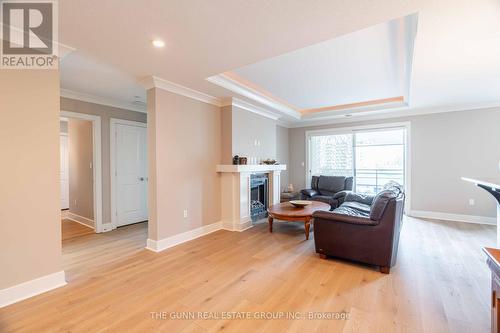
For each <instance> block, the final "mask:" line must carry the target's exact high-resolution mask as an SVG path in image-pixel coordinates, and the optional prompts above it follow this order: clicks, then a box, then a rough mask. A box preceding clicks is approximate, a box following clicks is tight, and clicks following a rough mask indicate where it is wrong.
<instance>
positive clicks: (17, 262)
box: [0, 70, 62, 289]
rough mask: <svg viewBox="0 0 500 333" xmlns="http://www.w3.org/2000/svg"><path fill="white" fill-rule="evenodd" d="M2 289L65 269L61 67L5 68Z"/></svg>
mask: <svg viewBox="0 0 500 333" xmlns="http://www.w3.org/2000/svg"><path fill="white" fill-rule="evenodd" d="M0 114H1V116H2V121H0V152H1V153H2V157H1V158H2V161H3V163H0V173H1V174H2V176H3V179H2V184H1V186H0V247H1V250H0V267H1V273H0V289H4V288H7V287H11V286H13V285H16V284H19V283H22V282H26V281H29V280H32V279H35V278H38V277H41V276H44V275H48V274H52V273H55V272H59V271H61V270H62V262H61V213H60V189H59V72H58V71H56V70H0Z"/></svg>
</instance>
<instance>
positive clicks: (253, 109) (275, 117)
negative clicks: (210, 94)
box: [225, 97, 281, 120]
mask: <svg viewBox="0 0 500 333" xmlns="http://www.w3.org/2000/svg"><path fill="white" fill-rule="evenodd" d="M225 104H226V105H228V104H227V102H225ZM230 105H232V106H236V107H238V108H240V109H244V110H247V111H250V112H253V113H255V114H258V115H259V116H262V117H266V118H269V119H272V120H278V119H279V118H280V117H281V116H280V115H279V114H276V113H273V112H271V111H268V110H266V109H264V108H261V107H259V106H256V105H253V104H251V103H248V102H245V101H242V100H241V99H238V98H234V97H233V98H231V103H230Z"/></svg>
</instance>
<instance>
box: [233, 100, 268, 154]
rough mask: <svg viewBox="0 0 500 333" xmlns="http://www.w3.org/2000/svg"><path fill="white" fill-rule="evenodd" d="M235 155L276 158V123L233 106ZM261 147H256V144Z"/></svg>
mask: <svg viewBox="0 0 500 333" xmlns="http://www.w3.org/2000/svg"><path fill="white" fill-rule="evenodd" d="M232 138H233V144H232V147H233V155H238V156H246V157H248V159H249V160H248V162H249V163H250V157H256V158H260V159H267V158H276V121H274V120H272V119H269V118H266V117H263V116H260V115H258V114H255V113H252V112H250V111H247V110H243V109H240V108H238V107H235V106H233V112H232ZM256 141H257V142H258V143H259V145H255V142H256Z"/></svg>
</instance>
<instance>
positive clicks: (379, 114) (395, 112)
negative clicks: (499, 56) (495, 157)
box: [289, 101, 500, 128]
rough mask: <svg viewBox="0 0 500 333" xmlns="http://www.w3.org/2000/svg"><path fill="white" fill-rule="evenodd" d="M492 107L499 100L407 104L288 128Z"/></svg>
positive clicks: (296, 122)
mask: <svg viewBox="0 0 500 333" xmlns="http://www.w3.org/2000/svg"><path fill="white" fill-rule="evenodd" d="M492 108H500V101H493V102H486V103H473V104H461V105H441V106H438V105H435V106H426V107H420V108H409V107H408V106H406V107H404V108H398V109H382V110H376V111H373V110H372V111H367V112H357V113H351V114H350V115H351V116H350V117H346V115H345V114H342V115H336V116H325V117H323V118H320V119H318V118H315V119H304V118H303V119H302V120H301V121H295V122H293V123H290V126H289V128H300V127H310V126H322V125H333V124H345V123H354V122H360V121H369V120H381V119H391V118H407V117H414V116H421V115H427V114H436V113H447V112H460V111H472V110H483V109H492Z"/></svg>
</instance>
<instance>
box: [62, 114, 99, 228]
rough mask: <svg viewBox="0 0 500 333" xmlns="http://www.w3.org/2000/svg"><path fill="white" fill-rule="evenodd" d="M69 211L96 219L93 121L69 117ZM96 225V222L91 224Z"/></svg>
mask: <svg viewBox="0 0 500 333" xmlns="http://www.w3.org/2000/svg"><path fill="white" fill-rule="evenodd" d="M68 123H69V124H68V141H69V211H70V212H71V213H73V214H76V215H79V216H82V217H85V218H87V219H89V220H93V219H94V184H93V171H92V168H91V165H92V166H93V164H94V163H93V155H92V154H93V147H92V122H91V121H89V120H80V119H71V118H70V119H69V122H68ZM89 225H90V226H92V227H93V226H94V224H89Z"/></svg>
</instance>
